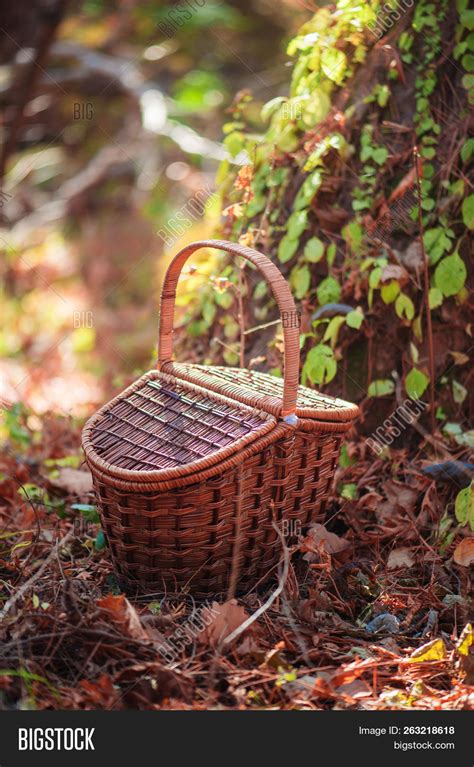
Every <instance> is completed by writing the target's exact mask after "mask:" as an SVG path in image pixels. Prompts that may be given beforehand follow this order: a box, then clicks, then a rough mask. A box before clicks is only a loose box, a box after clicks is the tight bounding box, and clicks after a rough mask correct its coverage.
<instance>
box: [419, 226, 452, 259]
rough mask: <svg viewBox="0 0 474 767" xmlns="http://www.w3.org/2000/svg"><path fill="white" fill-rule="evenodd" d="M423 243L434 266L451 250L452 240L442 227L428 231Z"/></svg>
mask: <svg viewBox="0 0 474 767" xmlns="http://www.w3.org/2000/svg"><path fill="white" fill-rule="evenodd" d="M423 243H424V246H425V248H426V252H427V254H428V258H429V260H430V263H432V264H436V263H438V261H439V259H440V258H441V256H443V255H444V254H445V253H446V252H447V251H448V250H450V248H451V238H450V237H449V236H448V234H447V233H446V229H445V228H444V227H442V226H437V227H435V228H434V229H427V230H426V232H425V234H424V237H423Z"/></svg>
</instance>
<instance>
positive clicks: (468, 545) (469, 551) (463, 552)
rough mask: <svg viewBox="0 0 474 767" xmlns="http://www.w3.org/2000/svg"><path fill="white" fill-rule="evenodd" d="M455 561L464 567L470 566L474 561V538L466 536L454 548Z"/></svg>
mask: <svg viewBox="0 0 474 767" xmlns="http://www.w3.org/2000/svg"><path fill="white" fill-rule="evenodd" d="M453 558H454V561H455V562H456V564H457V565H461V566H462V567H469V565H472V564H473V563H474V538H464V539H463V540H462V541H461V543H458V545H457V546H456V548H455V549H454V554H453Z"/></svg>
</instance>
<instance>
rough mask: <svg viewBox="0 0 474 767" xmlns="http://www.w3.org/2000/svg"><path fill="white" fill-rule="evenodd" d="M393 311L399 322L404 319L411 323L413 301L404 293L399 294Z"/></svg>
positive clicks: (413, 314)
mask: <svg viewBox="0 0 474 767" xmlns="http://www.w3.org/2000/svg"><path fill="white" fill-rule="evenodd" d="M395 311H396V313H397V316H398V317H400V319H401V320H402V319H403V318H404V317H406V318H407V320H410V322H411V320H412V319H413V317H414V316H415V307H414V304H413V301H412V300H411V298H410V297H409V296H407V295H406V293H400V295H399V296H398V298H397V300H396V301H395Z"/></svg>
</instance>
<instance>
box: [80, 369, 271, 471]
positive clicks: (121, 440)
mask: <svg viewBox="0 0 474 767" xmlns="http://www.w3.org/2000/svg"><path fill="white" fill-rule="evenodd" d="M261 427H262V417H261V416H258V415H257V414H255V413H249V412H247V411H245V410H243V409H242V407H239V406H238V405H237V404H232V405H230V404H224V403H222V402H219V401H216V400H215V399H210V398H209V397H208V396H206V394H205V393H201V392H196V391H195V390H189V388H186V387H185V386H183V384H182V383H180V382H179V381H176V380H173V379H172V380H167V381H165V380H162V379H161V378H159V377H158V376H156V377H154V378H152V379H151V380H150V379H149V378H146V379H144V380H143V382H142V385H141V386H139V387H138V388H137V387H134V389H133V390H132V391H131V392H130V394H129V395H126V396H124V397H123V398H121V399H119V400H117V401H116V402H115V403H114V405H113V406H112V407H111V408H108V409H107V410H106V411H105V412H104V415H103V417H102V418H101V419H100V421H98V422H97V423H96V424H95V426H94V427H93V430H92V441H93V444H94V448H95V451H96V453H97V455H99V456H100V457H101V458H102V459H103V460H104V461H107V462H108V463H110V464H113V465H114V466H118V467H121V468H123V469H131V470H139V471H145V472H146V471H156V470H157V469H165V468H171V467H173V466H181V465H183V464H189V463H191V462H193V461H198V460H200V459H201V458H206V457H208V456H210V455H211V454H213V453H215V452H216V451H218V450H221V451H222V448H224V447H227V446H229V445H232V446H233V448H234V449H235V447H236V444H235V443H236V441H237V440H241V439H242V438H243V437H245V436H246V435H249V434H252V433H254V432H255V431H257V430H259V431H260V432H261V431H262V428H261Z"/></svg>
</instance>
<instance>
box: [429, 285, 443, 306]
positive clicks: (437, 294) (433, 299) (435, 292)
mask: <svg viewBox="0 0 474 767" xmlns="http://www.w3.org/2000/svg"><path fill="white" fill-rule="evenodd" d="M442 303H443V293H442V292H441V290H440V289H439V288H430V292H429V304H430V309H437V308H438V306H441V304H442Z"/></svg>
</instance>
